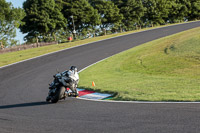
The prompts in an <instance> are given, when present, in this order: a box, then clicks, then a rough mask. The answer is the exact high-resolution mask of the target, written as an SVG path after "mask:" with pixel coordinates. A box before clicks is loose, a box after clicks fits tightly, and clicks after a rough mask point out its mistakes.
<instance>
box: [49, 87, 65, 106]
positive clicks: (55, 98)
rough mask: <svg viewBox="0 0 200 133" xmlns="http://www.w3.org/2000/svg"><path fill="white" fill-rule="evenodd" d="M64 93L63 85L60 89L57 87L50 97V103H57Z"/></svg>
mask: <svg viewBox="0 0 200 133" xmlns="http://www.w3.org/2000/svg"><path fill="white" fill-rule="evenodd" d="M64 94H65V87H63V86H62V87H60V89H58V91H57V92H56V94H55V96H53V97H52V98H51V102H52V103H57V102H58V100H60V99H62V98H63V97H64Z"/></svg>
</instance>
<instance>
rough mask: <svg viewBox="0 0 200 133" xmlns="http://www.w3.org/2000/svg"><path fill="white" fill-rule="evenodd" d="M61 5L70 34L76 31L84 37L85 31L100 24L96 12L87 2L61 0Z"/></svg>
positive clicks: (83, 0)
mask: <svg viewBox="0 0 200 133" xmlns="http://www.w3.org/2000/svg"><path fill="white" fill-rule="evenodd" d="M62 3H63V10H62V13H63V14H64V16H65V18H66V19H67V20H68V28H69V30H70V31H71V33H73V31H74V30H76V32H77V33H78V34H81V35H83V36H85V35H86V34H87V31H89V30H90V29H94V27H95V26H96V25H99V24H100V16H99V14H98V11H97V10H96V9H94V8H93V7H92V6H91V5H90V4H89V2H88V1H87V0H63V2H62ZM72 17H73V18H72ZM73 22H74V24H73ZM74 28H75V29H74Z"/></svg>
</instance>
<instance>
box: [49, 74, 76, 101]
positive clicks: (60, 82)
mask: <svg viewBox="0 0 200 133" xmlns="http://www.w3.org/2000/svg"><path fill="white" fill-rule="evenodd" d="M53 77H54V80H53V82H52V83H51V84H49V93H48V96H47V98H46V101H47V102H50V101H51V102H52V103H57V102H58V100H62V99H65V98H66V97H68V96H71V95H72V93H71V92H70V90H69V88H68V87H69V83H68V82H67V81H66V76H65V75H64V74H63V73H59V72H58V73H57V74H56V75H54V76H53Z"/></svg>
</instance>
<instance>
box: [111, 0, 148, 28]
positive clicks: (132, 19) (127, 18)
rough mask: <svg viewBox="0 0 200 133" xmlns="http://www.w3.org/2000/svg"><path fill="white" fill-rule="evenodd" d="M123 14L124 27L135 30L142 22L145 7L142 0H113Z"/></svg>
mask: <svg viewBox="0 0 200 133" xmlns="http://www.w3.org/2000/svg"><path fill="white" fill-rule="evenodd" d="M113 2H114V3H115V4H117V6H118V8H119V9H120V13H121V14H123V20H122V22H123V27H124V28H125V29H126V30H133V29H135V27H137V26H138V25H141V24H142V19H141V18H142V17H143V16H144V12H145V10H146V9H145V8H144V6H143V4H142V1H141V0H119V1H117V0H113Z"/></svg>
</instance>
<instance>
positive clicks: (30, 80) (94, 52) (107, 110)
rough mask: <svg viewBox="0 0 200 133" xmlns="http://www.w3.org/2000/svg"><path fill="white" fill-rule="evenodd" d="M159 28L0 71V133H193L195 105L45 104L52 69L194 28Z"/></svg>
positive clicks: (199, 127)
mask: <svg viewBox="0 0 200 133" xmlns="http://www.w3.org/2000/svg"><path fill="white" fill-rule="evenodd" d="M199 26H200V21H198V22H192V23H186V24H181V25H176V26H170V27H166V28H159V29H154V30H149V31H145V32H139V33H135V34H130V35H127V36H122V37H117V38H113V39H108V40H104V41H100V42H96V43H91V44H88V45H84V46H80V47H76V48H72V49H68V50H64V51H61V52H58V53H54V54H50V55H46V56H42V57H40V58H36V59H32V60H29V61H25V62H22V63H18V64H15V65H11V66H8V67H4V68H1V69H0V133H10V132H11V133H46V132H48V133H54V132H58V133H73V132H74V133H103V132H105V133H107V132H108V133H127V132H130V133H199V132H200V123H199V122H200V104H198V103H110V102H97V101H87V100H81V99H76V98H68V99H67V100H65V101H60V102H58V103H57V104H49V103H46V102H45V98H46V96H47V93H48V83H50V82H51V81H52V79H53V78H52V75H53V74H55V73H56V69H57V68H58V69H59V70H60V71H64V70H66V69H68V68H69V67H70V66H71V65H76V66H78V68H79V69H83V68H84V67H86V66H88V65H90V64H92V63H94V62H97V61H99V60H101V59H104V58H106V57H108V56H112V55H114V54H116V53H119V52H121V51H124V50H127V49H129V48H132V47H135V46H137V45H140V44H143V43H145V42H148V41H151V40H155V39H158V38H161V37H164V36H168V35H171V34H174V33H177V32H181V31H184V30H188V29H191V28H195V27H199Z"/></svg>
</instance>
